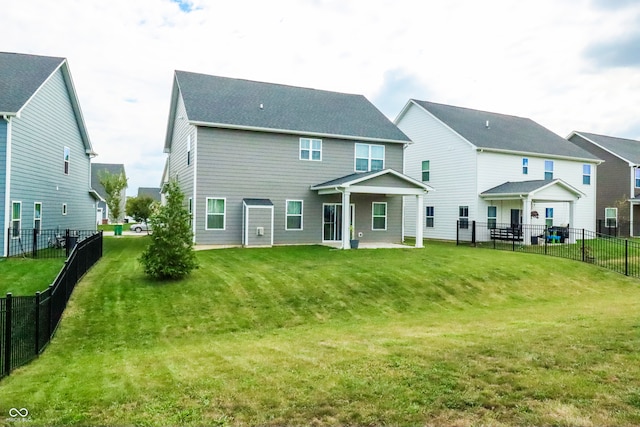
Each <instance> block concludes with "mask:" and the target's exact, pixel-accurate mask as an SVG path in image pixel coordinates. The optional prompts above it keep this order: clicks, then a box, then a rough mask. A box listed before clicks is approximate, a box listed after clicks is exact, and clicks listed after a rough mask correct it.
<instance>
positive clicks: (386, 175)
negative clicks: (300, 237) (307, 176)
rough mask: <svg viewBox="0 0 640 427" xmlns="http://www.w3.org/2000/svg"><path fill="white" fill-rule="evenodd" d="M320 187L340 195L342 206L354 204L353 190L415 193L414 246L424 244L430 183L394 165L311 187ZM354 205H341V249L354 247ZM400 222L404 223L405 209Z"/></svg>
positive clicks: (326, 192) (324, 192)
mask: <svg viewBox="0 0 640 427" xmlns="http://www.w3.org/2000/svg"><path fill="white" fill-rule="evenodd" d="M311 190H313V191H317V192H318V195H321V196H323V195H336V194H339V195H340V196H341V202H342V204H341V205H342V206H351V196H352V195H354V194H370V195H371V194H378V195H384V196H386V197H393V196H397V197H403V196H414V197H415V198H416V201H417V203H416V229H417V230H420V231H419V232H418V233H417V234H418V235H416V244H415V247H417V248H421V247H423V243H422V239H423V234H422V224H423V222H424V196H425V195H426V194H427V193H428V192H429V191H433V188H431V187H430V186H428V185H426V184H424V183H422V182H420V181H417V180H415V179H413V178H411V177H409V176H406V175H404V174H402V173H400V172H397V171H395V170H393V169H384V170H380V171H371V172H362V173H354V174H350V175H347V176H343V177H340V178H336V179H333V180H330V181H327V182H324V183H321V184H318V185H314V186H312V187H311ZM351 214H352V213H351V209H341V215H342V218H341V221H340V225H341V227H342V230H341V233H340V235H341V241H340V248H341V249H351V243H350V235H351V230H350V225H351V224H352V218H351ZM398 215H400V218H399V220H400V223H402V212H401V211H400V212H399V213H398Z"/></svg>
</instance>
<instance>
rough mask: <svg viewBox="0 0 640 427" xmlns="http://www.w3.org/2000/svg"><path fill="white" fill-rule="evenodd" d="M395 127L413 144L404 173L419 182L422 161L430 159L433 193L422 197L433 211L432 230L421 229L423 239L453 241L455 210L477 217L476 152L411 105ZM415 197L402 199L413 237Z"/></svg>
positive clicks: (456, 212) (409, 148)
mask: <svg viewBox="0 0 640 427" xmlns="http://www.w3.org/2000/svg"><path fill="white" fill-rule="evenodd" d="M398 127H399V128H400V130H402V131H403V132H404V133H405V134H406V135H407V136H408V137H409V138H410V139H411V140H412V141H413V142H414V143H413V144H411V145H409V146H408V147H407V148H406V149H405V153H404V158H405V162H404V173H405V174H406V175H408V176H410V177H412V178H414V179H416V180H418V181H421V180H422V161H423V160H429V166H430V180H429V181H428V182H426V184H428V185H430V186H431V187H433V189H434V190H435V191H433V192H431V193H429V194H428V195H427V196H425V198H424V206H425V207H426V206H433V207H434V209H435V217H434V227H433V228H431V227H429V228H427V227H426V224H423V227H424V237H425V238H432V239H446V240H455V238H456V221H457V220H458V207H459V206H469V218H473V217H475V216H476V215H477V209H478V191H477V185H476V174H477V172H476V171H477V165H476V152H475V150H474V149H473V147H472V146H471V145H470V144H469V143H468V142H466V141H465V140H464V139H462V138H461V137H460V136H458V135H457V134H456V133H454V132H453V131H451V130H450V129H449V128H447V127H445V126H444V125H443V124H442V123H441V122H440V121H439V120H437V119H435V118H434V117H433V116H432V115H431V114H429V113H427V112H425V111H424V110H422V109H420V108H419V107H417V106H415V105H412V106H411V107H410V108H409V109H408V111H406V112H405V114H404V115H403V116H402V117H401V118H400V121H399V122H398ZM415 206H416V201H415V197H405V207H404V218H405V221H404V222H405V234H406V235H408V236H415V223H416V218H415V209H416V208H415Z"/></svg>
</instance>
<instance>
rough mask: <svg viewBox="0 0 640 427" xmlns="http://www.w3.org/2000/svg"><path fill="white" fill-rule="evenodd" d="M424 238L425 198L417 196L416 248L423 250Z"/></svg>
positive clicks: (420, 195)
mask: <svg viewBox="0 0 640 427" xmlns="http://www.w3.org/2000/svg"><path fill="white" fill-rule="evenodd" d="M423 236H424V196H423V195H422V194H419V195H417V196H416V248H423V247H424V244H423V243H422V238H423Z"/></svg>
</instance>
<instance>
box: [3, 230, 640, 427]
mask: <svg viewBox="0 0 640 427" xmlns="http://www.w3.org/2000/svg"><path fill="white" fill-rule="evenodd" d="M145 242H146V239H145V238H141V239H106V242H105V245H106V248H105V253H106V257H105V259H104V260H103V261H102V262H101V263H100V264H99V265H97V266H96V267H94V269H93V270H92V271H91V272H90V273H89V274H88V275H87V277H86V278H85V280H84V281H83V282H82V283H81V284H80V285H79V287H78V288H77V290H76V293H75V295H74V296H73V298H72V301H71V305H70V307H69V309H68V311H67V313H66V318H65V320H64V322H63V324H62V326H61V328H60V329H59V330H58V332H57V335H56V338H55V339H54V341H53V342H52V344H51V345H50V347H49V348H48V349H47V350H46V352H45V355H44V356H42V357H40V359H38V360H37V361H35V362H34V363H32V364H30V365H29V366H27V367H25V368H22V369H19V370H17V371H15V372H14V373H12V375H11V376H10V377H9V378H6V379H4V380H2V382H1V383H0V413H5V414H6V413H8V412H7V411H8V409H9V408H11V407H18V408H21V407H26V408H28V409H29V411H30V414H31V415H30V416H31V418H32V421H33V422H34V423H36V424H45V423H46V424H108V425H114V424H117V425H122V424H138V425H167V424H196V425H201V424H206V425H212V424H229V425H268V424H272V425H282V424H296V425H303V424H304V425H307V424H318V425H338V424H340V425H344V424H358V425H363V424H376V425H380V424H393V425H417V424H425V423H441V424H457V425H470V424H479V423H485V424H493V425H500V424H504V425H522V424H528V425H532V424H534V425H576V424H579V425H604V424H607V425H630V424H639V423H640V380H639V378H640V363H639V362H640V360H639V359H640V355H638V352H637V350H638V348H640V333H639V331H640V319H639V317H638V308H639V305H640V304H639V301H640V287H639V286H638V282H637V281H635V280H630V279H627V278H625V277H623V276H620V275H617V274H614V273H610V272H608V271H605V270H601V269H598V268H596V267H593V266H589V265H585V264H581V263H577V262H571V261H565V260H561V259H555V258H550V257H544V256H536V255H526V254H514V253H503V252H496V251H490V250H477V249H471V248H463V247H458V248H456V247H454V246H451V245H444V244H429V245H428V247H427V248H425V249H424V250H416V249H406V250H395V249H394V250H367V251H365V250H362V251H337V250H329V249H327V248H323V247H280V248H273V249H267V250H261V249H255V250H254V249H252V250H242V249H228V250H223V251H207V252H201V253H199V258H200V260H201V263H202V268H201V269H199V270H197V271H196V272H195V273H194V274H193V275H192V276H191V277H190V278H189V279H187V280H184V281H180V282H173V283H164V284H158V283H153V282H150V281H148V280H146V279H145V278H144V276H143V274H142V272H141V270H140V267H139V265H138V263H137V261H136V259H135V258H136V256H137V254H138V253H139V251H140V250H141V247H142V245H144V244H145Z"/></svg>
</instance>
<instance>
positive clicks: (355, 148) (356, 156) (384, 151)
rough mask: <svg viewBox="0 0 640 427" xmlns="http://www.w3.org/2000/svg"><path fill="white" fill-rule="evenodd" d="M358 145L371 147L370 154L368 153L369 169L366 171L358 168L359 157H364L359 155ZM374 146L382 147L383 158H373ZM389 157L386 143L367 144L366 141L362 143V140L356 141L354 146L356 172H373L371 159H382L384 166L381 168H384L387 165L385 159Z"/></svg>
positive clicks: (354, 167)
mask: <svg viewBox="0 0 640 427" xmlns="http://www.w3.org/2000/svg"><path fill="white" fill-rule="evenodd" d="M358 145H366V146H367V148H368V149H369V154H368V155H367V170H366V171H362V170H358V158H361V159H364V157H358ZM372 147H382V159H378V158H375V159H373V158H371V148H372ZM386 157H387V150H386V147H385V146H384V145H379V144H365V143H361V142H356V143H355V144H354V146H353V170H354V171H355V172H371V160H382V168H381V169H380V170H384V166H385V163H386V162H385V159H386Z"/></svg>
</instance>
